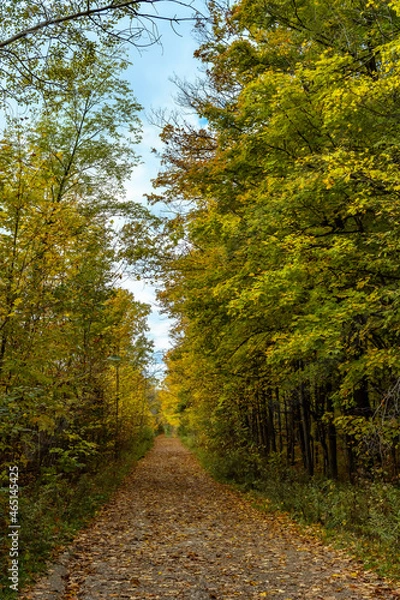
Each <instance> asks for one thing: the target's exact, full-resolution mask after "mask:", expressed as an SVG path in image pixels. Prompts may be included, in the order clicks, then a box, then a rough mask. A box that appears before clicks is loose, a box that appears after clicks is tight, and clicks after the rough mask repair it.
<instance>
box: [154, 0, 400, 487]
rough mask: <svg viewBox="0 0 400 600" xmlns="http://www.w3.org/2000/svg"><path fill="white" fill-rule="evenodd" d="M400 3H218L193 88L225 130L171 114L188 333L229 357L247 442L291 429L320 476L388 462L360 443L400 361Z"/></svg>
mask: <svg viewBox="0 0 400 600" xmlns="http://www.w3.org/2000/svg"><path fill="white" fill-rule="evenodd" d="M396 11H397V9H396V6H395V5H393V6H392V5H391V6H388V5H387V3H385V2H373V3H366V2H360V4H359V6H357V7H356V6H354V3H350V2H349V3H348V2H346V1H342V0H340V1H339V0H338V2H334V3H330V4H329V6H328V5H326V4H320V3H317V2H312V1H310V2H301V3H300V2H285V1H284V0H282V1H279V2H269V1H267V0H265V1H264V0H262V1H260V2H251V3H250V2H246V1H244V2H238V3H237V4H235V5H234V6H233V8H232V9H231V10H227V11H225V12H223V11H221V10H219V9H218V8H217V9H215V10H214V12H213V17H214V29H213V31H212V34H210V35H209V36H208V38H207V39H206V42H205V43H204V45H203V46H202V47H201V48H200V49H199V51H198V56H199V57H201V58H202V60H203V61H204V62H205V63H206V64H207V81H206V83H205V84H203V85H201V86H200V87H199V88H198V90H196V88H195V87H192V88H189V89H188V90H187V91H186V94H185V101H186V102H189V103H190V104H191V105H192V106H194V107H196V110H197V111H198V114H199V115H200V116H201V117H203V118H205V119H206V120H207V129H205V130H199V131H197V132H196V131H193V129H185V128H184V127H181V128H179V127H176V126H173V125H170V126H167V127H166V128H165V130H164V137H165V140H166V142H167V148H166V152H165V154H164V157H165V171H164V172H162V173H161V174H160V176H159V178H158V181H157V184H159V185H166V186H167V191H166V193H165V194H164V197H165V199H166V200H167V201H170V199H172V198H179V199H181V200H182V201H184V202H186V205H187V206H188V208H186V209H185V211H184V212H182V214H181V215H180V217H179V218H180V220H181V226H180V231H181V234H182V236H183V237H184V239H185V243H182V242H181V243H180V244H178V246H177V250H178V256H175V257H172V260H171V261H170V262H169V263H168V265H167V268H168V281H167V282H166V284H165V286H166V287H165V292H163V297H164V299H165V302H166V306H168V307H169V310H170V311H171V312H172V314H173V315H174V316H175V317H177V318H179V319H180V323H181V324H180V336H181V337H182V336H183V340H182V339H181V337H180V341H179V344H180V347H181V348H183V349H184V351H185V352H189V353H191V354H192V359H191V361H190V365H191V366H190V368H191V369H192V370H194V371H195V372H196V366H195V365H196V364H197V363H201V361H202V359H206V360H207V362H208V363H209V365H210V369H211V370H212V372H213V373H216V376H217V378H218V380H219V388H220V395H218V394H217V395H215V396H214V400H213V402H214V403H215V404H214V410H215V411H216V412H215V413H212V412H211V413H210V414H211V420H213V419H215V420H216V421H217V422H218V418H223V419H224V420H225V422H226V419H227V415H232V418H233V419H234V421H233V422H232V427H231V431H234V430H235V428H236V430H237V431H240V436H239V437H238V438H237V439H236V440H235V441H233V442H232V443H233V447H236V448H237V447H240V446H241V445H243V444H247V445H249V447H251V444H256V446H257V448H258V449H259V451H260V452H263V451H265V452H267V453H269V452H271V451H273V449H274V448H275V447H277V440H282V442H285V445H286V450H287V459H288V461H289V462H292V461H297V460H298V459H301V461H302V463H303V466H304V468H305V469H306V471H307V472H308V473H309V475H312V474H313V473H314V471H315V469H323V470H324V471H325V473H326V474H330V475H331V476H336V475H337V470H338V452H339V458H340V461H341V464H340V465H339V467H340V469H341V472H342V473H343V470H344V464H343V463H344V462H345V461H346V462H347V469H348V472H349V473H354V472H355V470H356V468H357V464H358V467H359V469H360V472H361V471H363V469H364V471H363V472H365V470H366V471H368V469H370V468H371V465H375V467H379V460H380V459H378V458H377V456H376V455H375V456H372V454H373V452H372V451H371V453H370V455H369V457H367V458H365V457H363V456H362V451H361V450H360V447H359V445H358V443H359V440H361V439H364V436H368V428H369V423H370V421H371V419H372V418H373V414H374V411H375V410H377V408H378V406H379V404H380V402H381V401H382V398H383V397H385V395H386V393H387V390H388V389H390V388H391V387H392V385H394V382H395V381H396V380H397V379H398V377H399V364H398V363H397V360H396V358H395V356H397V355H398V352H397V348H398V346H399V339H398V337H397V334H396V331H397V327H396V326H395V327H393V326H392V327H389V326H388V323H389V322H390V323H392V324H393V323H396V322H397V318H398V312H397V303H396V300H395V299H394V295H395V294H396V292H395V289H396V287H397V283H396V282H397V280H398V277H399V273H398V244H397V241H396V240H397V237H398V233H397V221H398V209H397V207H398V192H397V188H396V183H395V172H396V171H397V154H396V147H397V145H398V139H397V138H398V127H397V125H396V123H395V121H394V119H395V118H396V117H395V115H397V111H398V106H397V104H398V102H397V91H396V90H397V78H398V76H397V61H396V57H397V52H398V43H399V41H398V40H399V26H400V22H399V15H398V12H396ZM199 149H201V150H200V151H199ZM176 221H177V219H175V222H176ZM171 229H173V227H172V226H171ZM171 273H172V276H171ZM193 353H194V355H193ZM194 356H195V357H196V358H194ZM173 357H174V355H172V358H173ZM188 364H189V363H188ZM171 368H172V367H171ZM186 377H187V375H186ZM200 381H201V379H199V383H198V385H199V387H198V388H196V389H198V390H199V389H200ZM204 402H205V403H206V402H207V400H206V399H204ZM221 402H223V405H224V411H223V412H222V413H220V412H219V409H218V406H219V404H220V403H221ZM238 408H239V410H238ZM213 414H214V416H213ZM217 414H221V415H222V414H223V417H218V418H217V416H216V415H217ZM237 419H239V421H237ZM237 422H239V423H240V427H239V428H238V427H237V425H234V423H237ZM221 425H222V423H221ZM338 432H340V438H339V439H338V437H337V434H338ZM224 435H225V434H224ZM223 442H224V440H223V438H222V439H221V443H223ZM339 442H340V444H339ZM392 450H393V452H392V455H391V458H390V457H389V456H388V460H389V461H392V462H391V464H392V469H393V472H395V471H396V470H397V469H398V458H395V459H394V462H393V457H394V456H395V455H396V456H397V454H396V453H398V448H397V446H396V443H394V444H393V445H392ZM321 459H322V460H321ZM372 468H373V467H372Z"/></svg>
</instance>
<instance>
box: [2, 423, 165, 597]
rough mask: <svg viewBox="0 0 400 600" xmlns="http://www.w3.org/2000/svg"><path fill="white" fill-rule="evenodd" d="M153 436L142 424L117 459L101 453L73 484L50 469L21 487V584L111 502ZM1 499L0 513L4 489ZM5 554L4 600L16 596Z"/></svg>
mask: <svg viewBox="0 0 400 600" xmlns="http://www.w3.org/2000/svg"><path fill="white" fill-rule="evenodd" d="M153 437H154V436H153V431H152V429H151V428H149V427H147V428H144V429H143V430H142V432H141V434H140V435H138V436H137V438H136V440H135V442H134V444H133V445H132V446H131V447H130V449H129V451H125V452H124V453H123V454H122V455H121V456H120V458H119V459H118V460H117V461H113V460H111V461H108V462H107V464H104V460H102V459H101V457H99V459H98V461H97V465H96V466H95V467H94V469H93V470H92V471H90V472H87V473H85V474H83V475H81V476H80V477H79V478H77V479H76V481H74V482H73V483H71V480H70V478H66V477H65V476H63V475H62V474H61V475H60V473H59V469H57V468H54V469H53V470H52V471H51V472H50V471H49V470H48V471H47V472H46V473H43V475H42V477H41V478H40V480H38V481H36V482H34V483H32V484H31V485H29V486H26V487H24V488H23V489H22V490H21V497H20V524H21V535H20V544H21V548H23V552H22V553H21V559H20V578H21V579H20V583H21V584H27V583H28V582H29V581H31V579H32V578H34V577H35V576H37V575H38V574H40V573H41V572H43V570H44V569H45V568H46V565H47V563H48V560H49V559H51V558H52V557H54V555H55V554H56V553H58V552H60V551H62V549H63V548H64V546H65V545H66V544H67V543H68V542H70V541H71V539H72V538H73V536H74V535H75V534H76V532H77V531H78V530H79V529H80V528H82V527H83V526H84V525H86V524H87V523H88V522H89V521H90V519H91V518H92V517H93V516H94V515H95V513H96V511H97V510H99V509H100V508H101V507H102V506H103V505H104V504H105V503H106V502H108V501H109V499H110V497H111V495H112V494H113V493H114V492H115V491H116V490H117V489H118V487H119V486H120V484H121V482H122V480H123V478H124V477H125V476H126V475H127V474H128V472H129V471H130V470H131V469H132V467H133V466H134V464H135V462H136V461H137V460H139V459H140V458H141V457H142V456H144V454H145V453H146V452H147V451H148V450H149V449H150V447H151V446H152V443H153ZM0 498H1V505H0V506H1V513H2V514H3V515H4V513H5V512H6V511H7V505H8V489H7V488H4V489H3V491H2V494H1V496H0ZM0 544H1V547H3V548H4V550H6V547H7V540H6V539H4V538H1V540H0ZM6 555H7V553H6V551H5V552H4V553H2V558H1V562H0V565H1V577H0V591H1V594H2V598H5V599H6V598H8V597H10V598H14V597H15V595H13V593H12V592H10V590H9V587H8V584H9V582H8V580H7V576H6V569H7V560H6Z"/></svg>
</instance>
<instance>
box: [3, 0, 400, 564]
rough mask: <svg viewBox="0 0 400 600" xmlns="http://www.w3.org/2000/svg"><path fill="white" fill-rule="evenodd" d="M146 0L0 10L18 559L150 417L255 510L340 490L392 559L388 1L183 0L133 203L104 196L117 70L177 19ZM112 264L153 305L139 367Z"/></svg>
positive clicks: (394, 482)
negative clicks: (191, 69)
mask: <svg viewBox="0 0 400 600" xmlns="http://www.w3.org/2000/svg"><path fill="white" fill-rule="evenodd" d="M155 4H157V0H155V1H151V0H147V1H146V0H145V1H143V2H140V3H139V2H135V1H130V2H112V3H111V4H104V5H103V4H102V3H101V2H100V1H97V0H96V1H88V2H84V3H83V2H80V1H79V0H63V1H62V2H60V1H59V0H49V1H47V0H46V1H40V0H38V1H34V2H27V1H26V0H4V1H3V2H2V6H1V7H0V20H1V22H0V31H1V39H0V108H1V111H2V127H1V139H0V476H1V482H0V485H1V486H2V487H1V489H2V492H4V493H3V494H2V495H1V506H0V509H1V510H0V525H2V526H3V525H4V526H5V527H4V530H5V531H6V527H7V523H8V521H7V520H8V518H9V494H8V492H9V487H8V485H9V483H8V480H9V468H10V467H11V466H13V465H17V466H18V467H19V469H20V480H19V484H20V486H21V489H22V490H23V495H22V497H21V501H20V513H19V518H20V519H21V522H22V524H23V525H24V527H23V528H22V530H21V536H22V541H23V544H24V547H25V553H24V557H23V559H22V560H23V561H26V564H27V565H28V566H27V567H26V568H27V570H28V571H32V570H34V569H35V568H36V562H35V561H37V560H39V559H38V556H39V555H40V556H41V557H43V560H45V559H46V558H47V557H48V556H49V553H50V551H51V548H53V547H54V545H57V544H60V543H64V542H65V540H66V539H68V536H71V535H72V534H73V532H74V531H75V530H76V527H79V526H81V524H82V522H84V519H85V518H86V517H84V516H83V515H81V514H80V513H79V511H80V508H79V510H78V508H77V506H78V504H79V505H83V504H85V503H86V504H87V505H88V506H87V507H86V508H85V511H86V512H87V514H93V511H94V510H95V509H96V507H97V506H98V505H99V503H101V502H102V501H104V500H105V498H106V496H105V495H102V488H103V487H104V485H105V483H104V482H105V481H106V480H107V481H108V482H109V481H111V480H113V479H115V481H116V482H117V483H118V477H117V476H115V477H114V473H120V474H123V473H124V469H126V468H129V465H131V464H132V460H133V459H134V458H137V457H138V456H139V455H140V454H141V453H142V452H143V451H144V449H145V448H147V447H148V446H149V445H150V443H151V439H152V437H153V435H154V433H155V432H157V431H159V430H160V428H161V426H160V423H163V424H164V427H165V430H166V431H167V432H168V431H169V430H170V429H171V428H173V429H176V430H177V431H178V433H179V434H180V435H181V436H182V437H183V438H184V439H185V440H186V441H187V443H188V444H191V445H192V446H193V447H194V448H196V451H197V452H198V453H199V456H201V457H202V459H203V460H204V462H205V464H208V465H212V469H213V471H214V473H216V474H217V475H219V476H221V477H222V478H223V479H225V480H229V481H232V480H235V481H236V482H238V483H240V484H245V486H246V487H247V488H253V489H254V488H257V489H258V490H264V491H265V490H266V489H267V488H268V482H270V494H271V498H272V497H273V495H274V494H275V493H276V494H277V502H278V506H279V507H282V506H283V507H284V508H286V507H287V508H288V509H289V510H291V509H292V508H293V504H292V505H291V504H290V501H292V503H293V502H298V507H299V506H300V508H299V509H298V510H299V511H300V512H301V513H302V515H303V516H305V517H307V515H308V511H309V505H310V503H311V504H312V503H313V502H314V504H315V503H317V504H318V506H317V508H316V512H314V513H313V512H312V511H311V509H310V514H309V516H310V520H314V521H319V522H321V523H322V524H330V523H333V525H335V526H340V525H345V524H346V523H349V524H353V525H354V524H357V523H361V520H360V519H361V513H363V514H364V516H365V518H366V519H367V520H368V527H367V529H368V528H369V529H368V531H367V534H368V536H369V538H370V539H371V540H372V542H373V543H376V544H377V542H376V540H377V538H376V535H377V534H378V533H380V532H382V536H381V537H382V540H383V541H384V542H385V543H386V544H387V547H386V551H387V552H389V550H388V548H391V550H390V552H392V554H390V557H389V554H387V557H389V558H390V560H392V559H393V557H394V554H395V552H396V551H395V549H396V547H398V544H399V543H400V526H399V514H400V513H399V510H400V495H399V490H398V486H399V483H400V422H399V421H400V293H399V281H400V180H399V165H400V154H399V144H400V127H399V119H400V66H399V65H400V63H399V58H400V1H399V0H393V1H391V2H389V1H387V0H331V1H329V2H328V1H326V0H238V1H237V2H229V1H226V2H225V1H221V2H217V1H210V2H205V3H204V8H205V10H204V13H205V14H202V15H199V14H198V15H197V18H196V19H193V22H196V25H197V27H196V29H197V36H198V37H199V38H200V45H199V48H198V50H197V51H196V57H197V59H198V60H199V64H201V65H202V70H203V75H202V76H201V77H199V79H198V80H196V81H192V82H184V81H180V82H179V81H178V87H179V103H180V105H181V107H183V108H184V110H185V112H186V113H190V114H191V117H190V118H188V120H187V121H186V120H185V118H184V117H180V116H179V115H173V116H172V117H171V118H169V117H168V115H165V114H162V115H161V117H160V119H161V121H162V126H163V128H162V134H161V138H162V141H163V142H164V151H163V154H162V156H161V160H162V168H161V171H160V173H159V175H158V177H157V179H156V180H155V182H154V186H155V192H154V193H153V194H152V195H150V196H149V200H150V204H152V205H154V207H155V209H154V210H150V208H149V209H148V208H146V207H144V205H142V204H136V203H134V202H132V201H131V200H129V199H127V198H126V197H125V195H124V183H125V182H126V180H127V178H128V177H129V175H130V173H131V171H132V169H134V168H135V166H136V165H137V164H138V162H139V160H140V159H139V157H138V156H137V155H136V153H135V144H137V142H138V140H139V139H140V134H141V123H140V119H139V112H140V108H141V107H140V106H139V105H138V103H137V101H136V99H135V96H134V94H133V92H132V91H131V89H130V85H129V83H128V82H127V81H126V80H125V79H124V73H125V71H126V68H127V66H128V64H129V55H128V52H127V48H128V47H129V45H132V44H133V45H136V44H138V45H140V43H143V44H144V45H149V44H152V43H153V42H155V41H157V31H156V29H155V28H154V23H155V22H156V21H157V18H161V19H165V20H167V21H168V20H170V21H171V23H172V24H174V23H176V21H177V19H176V17H169V16H168V15H164V14H163V13H162V11H161V12H160V13H159V14H158V15H157V14H156V13H154V14H155V15H156V16H154V14H153V13H151V14H152V15H153V16H149V14H148V13H149V12H150V9H151V8H152V7H153V5H155ZM160 4H161V5H162V6H163V5H164V4H170V5H174V4H179V5H184V6H186V7H189V6H190V5H191V4H192V3H191V2H174V1H173V0H171V1H166V2H164V4H163V3H162V2H161V0H160ZM153 8H154V7H153ZM156 8H157V7H156ZM160 10H161V9H160ZM200 16H201V18H200ZM193 116H194V118H192V117H193ZM196 123H197V125H196ZM165 205H167V207H168V210H167V211H164V212H163V211H162V209H160V206H165ZM160 215H161V216H160ZM165 215H167V216H165ZM168 215H169V216H168ZM170 215H173V216H172V217H171V216H170ZM127 276H134V277H150V278H151V279H152V280H157V281H158V286H159V288H160V291H159V299H160V301H161V303H162V305H163V307H164V310H165V312H166V313H168V314H169V315H170V316H171V317H172V319H173V322H174V328H173V333H172V338H173V348H172V349H171V350H170V351H169V352H168V354H167V357H166V363H167V370H166V375H165V378H164V380H163V382H162V383H160V382H158V381H157V380H156V378H155V377H154V376H153V375H152V372H151V364H152V360H153V359H152V352H153V347H152V343H151V342H150V341H149V339H148V337H147V335H146V334H147V332H148V324H147V317H148V315H149V313H150V307H149V306H147V305H146V304H144V303H142V302H141V301H140V299H137V298H135V297H134V296H133V295H132V294H131V293H130V292H128V291H127V290H126V289H124V288H123V286H122V280H123V279H124V278H125V277H127ZM107 468H110V469H111V470H108V471H107ZM102 475H103V479H101V476H102ZM99 477H100V479H99ZM96 480H98V487H97V488H96V487H92V485H94V484H93V482H94V481H96ZM301 485H303V486H305V487H303V488H301ZM310 485H311V487H310ZM313 485H315V487H312V486H313ZM296 486H297V487H296ZM307 486H308V487H307ZM318 486H319V487H318ZM340 486H344V487H340ZM360 489H361V490H362V495H360V496H359V495H357V494H358V491H357V490H360ZM305 490H306V491H305ZM335 490H336V491H335ZM350 490H352V491H350ZM367 491H368V493H367ZM279 493H280V494H281V495H280V496H279ZM302 494H303V496H304V498H305V499H304V498H303V499H302V500H300V499H299V498H300V496H301V495H302ZM360 498H363V500H362V502H361V500H360ZM73 499H75V500H73ZM74 502H75V504H74ZM285 502H286V503H287V505H286V504H285ZM325 502H328V504H329V502H331V505H328V504H326V503H325ZM346 503H347V504H348V510H347V509H346V508H345V507H346V506H347V504H346ZM357 503H358V504H357ZM73 505H74V506H75V508H74V509H73V508H72V507H73ZM13 506H14V505H13ZM73 510H75V513H74V514H72V513H73ZM346 511H347V512H346ZM371 511H372V512H371ZM70 513H71V514H70ZM63 523H64V524H65V527H64V526H63ZM364 526H365V524H364V525H362V527H364ZM365 527H366V526H365ZM365 527H364V532H365V531H366V530H365ZM359 528H360V529H361V524H360V527H359ZM2 529H3V527H2ZM374 536H375V537H374ZM8 542H9V540H8V539H7V537H6V536H3V538H1V539H0V550H2V551H3V550H4V552H3V553H2V556H3V555H4V557H5V558H4V561H2V563H1V566H5V567H7V564H8V563H7V561H8V557H7V549H8ZM41 560H42V559H41ZM43 560H42V562H43ZM393 560H394V559H393ZM397 560H398V557H397ZM399 572H400V567H399Z"/></svg>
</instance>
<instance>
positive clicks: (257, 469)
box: [182, 438, 400, 581]
mask: <svg viewBox="0 0 400 600" xmlns="http://www.w3.org/2000/svg"><path fill="white" fill-rule="evenodd" d="M182 441H183V443H185V445H187V446H188V447H189V448H190V449H191V450H193V451H194V452H195V454H196V455H197V457H198V459H199V460H200V462H201V463H202V465H203V466H204V467H205V468H206V469H207V470H208V471H209V472H210V473H211V475H213V477H214V478H215V479H217V480H219V481H222V482H224V483H229V484H234V485H235V487H236V488H239V489H240V490H241V491H244V492H248V493H249V494H250V497H251V498H252V499H253V501H254V503H255V505H256V506H257V508H260V509H261V510H264V511H267V512H271V511H283V512H286V513H289V515H290V516H291V517H292V518H294V519H295V520H296V521H297V522H299V523H300V524H303V525H312V524H318V525H319V526H320V527H319V531H320V534H321V536H322V537H323V539H324V540H325V541H328V542H329V543H331V544H333V545H336V546H338V547H341V548H346V549H347V550H348V551H349V552H350V553H351V554H353V555H354V556H355V557H356V558H358V559H361V560H362V561H363V563H364V565H365V567H366V568H372V569H374V570H375V571H376V572H377V573H378V574H379V575H380V576H384V577H388V578H391V579H395V580H397V581H398V580H400V555H399V551H398V549H399V548H400V488H399V486H398V485H393V484H388V483H383V482H380V481H368V480H367V481H361V480H360V481H359V482H358V483H356V484H350V483H343V482H338V481H333V480H327V479H324V478H322V477H320V478H318V477H315V478H312V479H307V478H306V477H305V476H303V474H302V473H299V472H298V471H296V470H295V469H289V468H287V467H286V466H285V465H284V464H282V463H281V461H280V460H279V457H278V456H275V457H274V458H272V459H271V460H270V461H269V462H266V461H265V460H264V461H263V460H262V459H261V458H260V457H259V456H257V455H256V454H255V453H254V455H252V453H251V452H249V451H245V450H234V451H231V452H229V451H225V452H224V454H223V456H222V457H221V455H218V454H217V453H216V452H211V451H206V450H204V449H199V448H198V447H197V448H196V446H195V445H194V442H193V440H191V439H190V438H184V439H183V440H182Z"/></svg>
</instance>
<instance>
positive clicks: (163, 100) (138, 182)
mask: <svg viewBox="0 0 400 600" xmlns="http://www.w3.org/2000/svg"><path fill="white" fill-rule="evenodd" d="M162 4H163V3H162ZM173 10H174V11H175V10H176V9H175V8H174V9H173ZM160 12H161V11H160ZM169 14H171V13H169ZM179 14H184V16H188V15H190V14H191V11H184V12H183V10H180V11H179ZM174 27H175V29H176V30H177V31H178V32H179V34H180V35H177V34H176V33H174V31H173V30H172V28H171V26H170V25H169V24H168V23H167V22H159V23H158V28H159V33H160V35H161V44H162V45H158V44H156V45H153V46H151V47H149V48H147V49H145V50H143V51H142V52H141V53H139V52H138V51H137V50H135V49H132V50H131V58H132V61H133V65H132V67H130V69H129V71H128V78H129V80H130V82H131V84H132V88H133V91H134V93H135V95H136V97H137V100H138V101H139V103H140V104H141V105H142V106H143V109H144V110H143V112H142V114H141V117H142V121H143V141H142V143H141V144H140V145H139V146H138V147H137V152H138V154H139V155H140V156H141V160H142V164H141V165H139V166H138V167H136V169H135V171H134V173H133V176H132V178H131V180H130V181H129V182H128V183H127V185H126V190H127V198H129V199H132V200H135V201H137V202H144V199H143V195H144V194H145V193H146V192H151V191H152V186H151V180H152V179H153V178H155V177H156V175H157V173H158V171H159V169H160V164H159V160H158V158H157V157H156V155H155V154H154V153H152V152H151V149H152V148H156V149H158V150H161V149H162V144H161V141H160V140H159V133H160V132H159V129H158V128H157V127H156V126H154V125H152V124H151V123H150V121H149V120H148V118H147V116H146V115H150V113H151V110H152V109H155V110H158V109H163V110H166V111H167V112H168V111H176V110H178V109H179V107H177V105H176V103H175V102H174V97H175V96H176V95H177V93H178V91H177V89H176V86H175V85H174V84H173V83H172V81H171V78H173V77H174V76H175V75H176V76H177V77H178V78H179V79H187V80H191V81H193V80H194V79H195V78H196V77H197V76H199V75H200V71H198V68H199V67H200V63H199V62H198V61H196V60H195V59H194V58H193V52H194V50H195V49H196V48H197V47H198V42H197V41H196V40H195V39H194V37H193V35H192V33H191V30H192V28H193V23H188V22H182V23H180V24H179V25H175V26H174ZM193 118H195V117H194V116H193ZM124 287H127V288H128V289H129V290H131V291H132V292H133V293H134V295H135V297H136V299H137V300H140V301H141V302H146V303H148V304H150V305H151V307H152V313H151V316H150V319H149V325H150V328H151V331H150V333H149V337H150V338H151V339H152V340H153V341H154V344H155V349H156V351H158V353H159V354H158V358H159V357H160V355H161V353H162V352H163V351H165V350H166V349H168V347H170V345H171V344H170V340H169V335H168V331H169V327H170V325H171V323H170V321H169V319H168V317H167V316H166V315H161V314H160V311H159V307H158V306H157V301H156V297H155V290H154V288H153V287H152V286H150V285H148V284H144V283H143V282H139V281H134V280H127V281H125V283H124Z"/></svg>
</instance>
